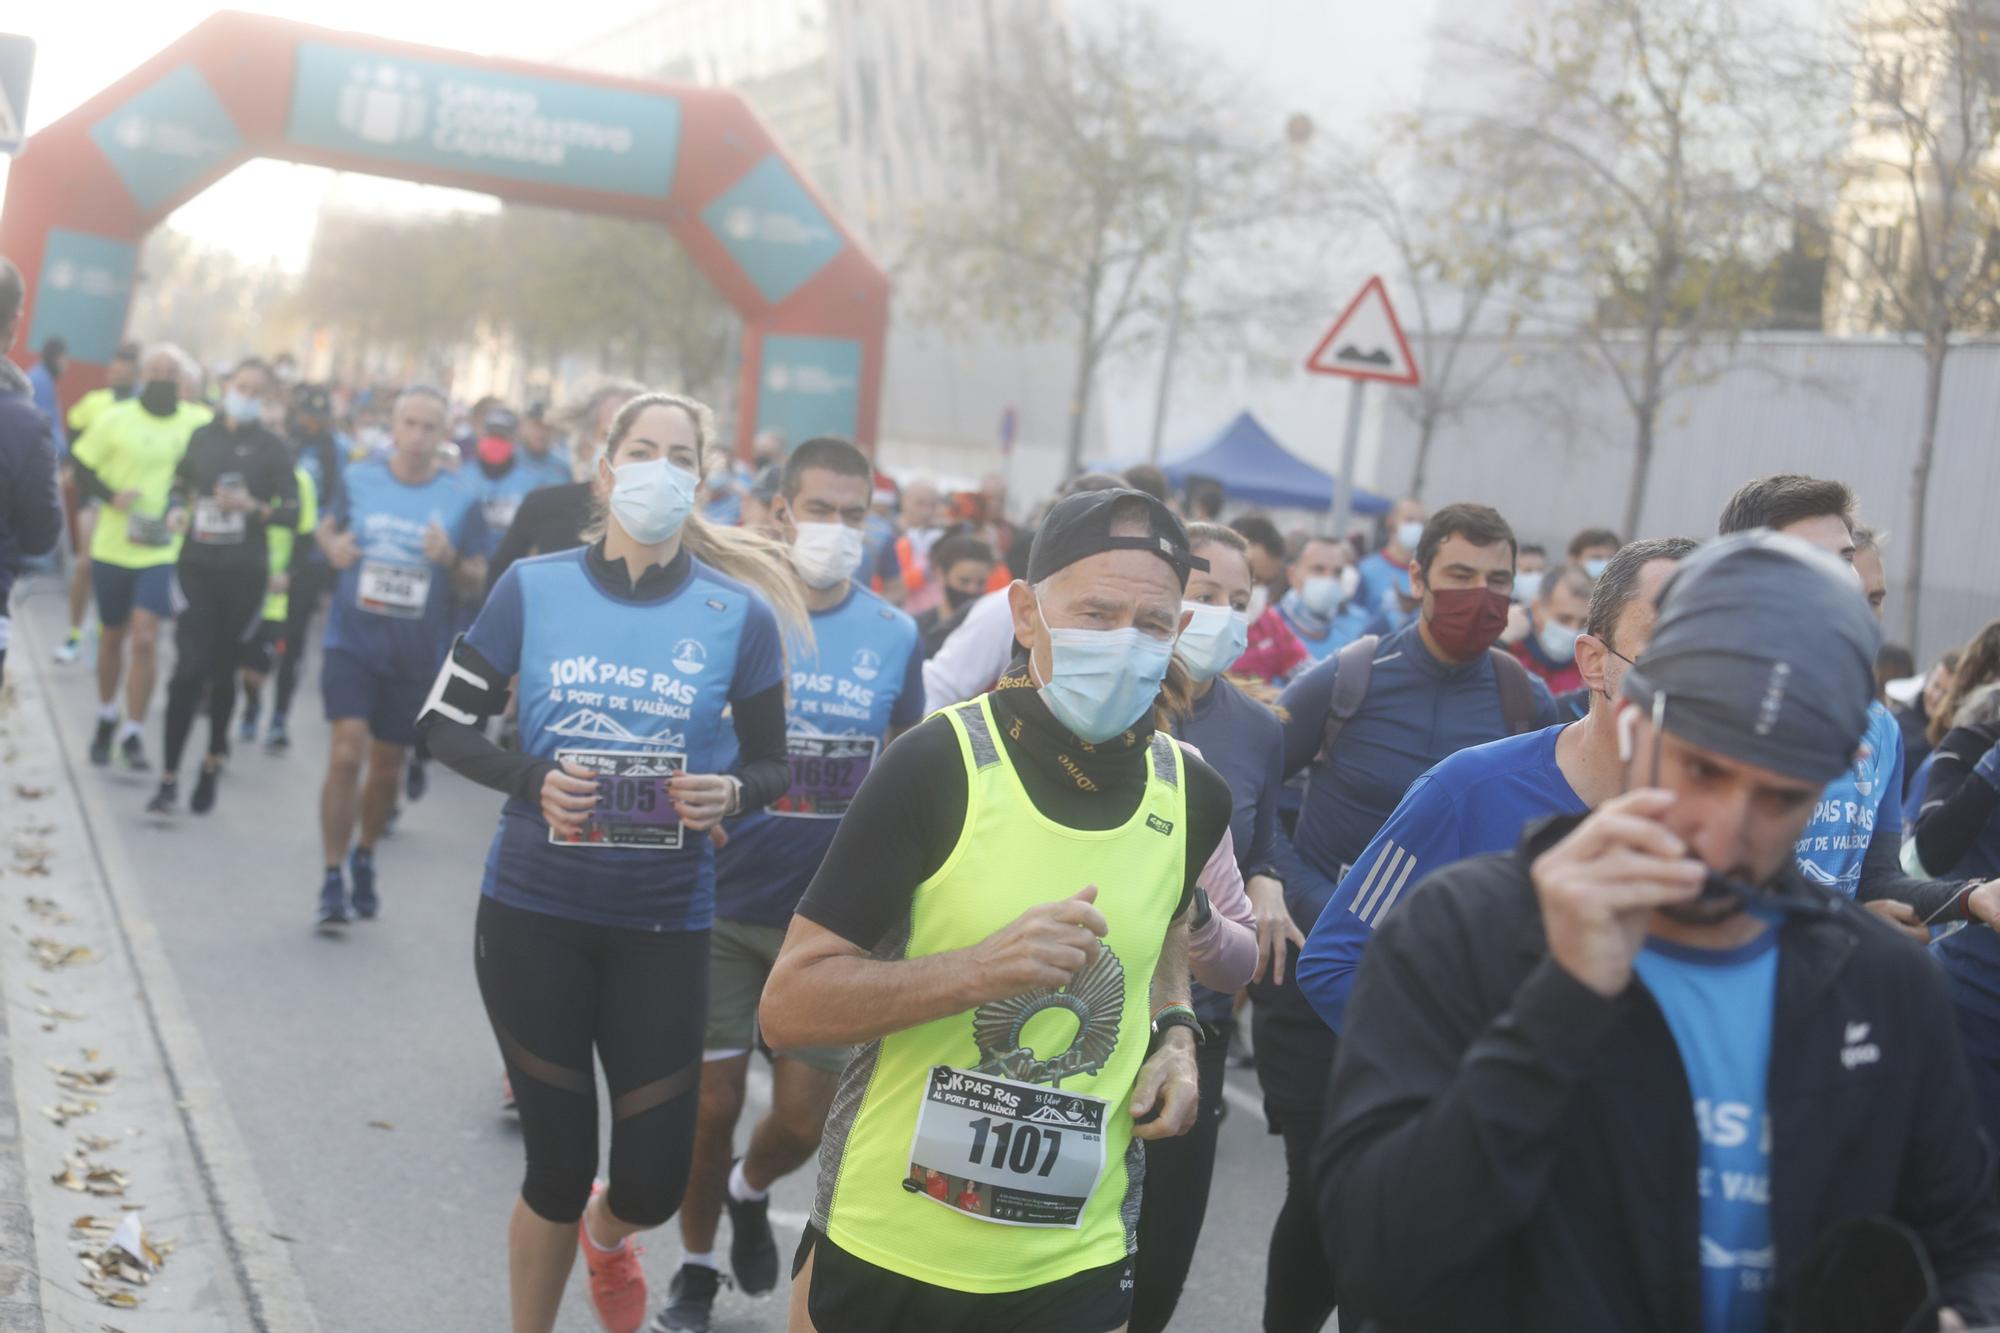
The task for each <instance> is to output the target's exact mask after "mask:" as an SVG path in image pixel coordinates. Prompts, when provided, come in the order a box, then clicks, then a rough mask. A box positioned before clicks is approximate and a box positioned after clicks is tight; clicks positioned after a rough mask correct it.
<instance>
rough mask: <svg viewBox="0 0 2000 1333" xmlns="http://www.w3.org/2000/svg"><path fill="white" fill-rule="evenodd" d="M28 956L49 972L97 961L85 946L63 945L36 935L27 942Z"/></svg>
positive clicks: (94, 955) (44, 936) (57, 941)
mask: <svg viewBox="0 0 2000 1333" xmlns="http://www.w3.org/2000/svg"><path fill="white" fill-rule="evenodd" d="M28 956H29V957H30V958H33V959H34V960H35V961H36V962H38V963H40V964H41V965H42V966H43V967H44V968H45V969H47V970H48V971H50V972H53V971H55V970H56V969H57V968H62V967H76V966H79V965H80V964H83V963H90V962H95V961H96V960H97V955H96V954H95V953H93V952H92V951H91V948H90V946H89V945H87V944H64V943H62V942H61V941H60V940H52V939H50V938H49V937H48V936H46V935H37V936H36V937H35V938H33V939H31V940H29V941H28Z"/></svg>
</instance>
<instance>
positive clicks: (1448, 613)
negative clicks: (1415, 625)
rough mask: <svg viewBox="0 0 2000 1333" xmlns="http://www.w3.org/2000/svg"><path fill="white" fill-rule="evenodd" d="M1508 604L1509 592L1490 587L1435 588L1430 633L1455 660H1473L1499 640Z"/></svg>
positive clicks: (1503, 627)
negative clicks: (1497, 590) (1494, 589)
mask: <svg viewBox="0 0 2000 1333" xmlns="http://www.w3.org/2000/svg"><path fill="white" fill-rule="evenodd" d="M1508 605H1509V602H1508V597H1507V594H1506V593H1504V592H1495V591H1493V590H1492V589H1491V588H1433V589H1432V590H1431V614H1430V626H1431V637H1432V638H1433V639H1436V640H1437V645H1438V647H1440V648H1442V649H1444V651H1445V655H1446V656H1448V657H1450V658H1451V659H1452V660H1454V661H1458V662H1470V661H1472V660H1473V659H1474V658H1476V657H1478V656H1479V655H1480V654H1481V653H1483V652H1485V651H1486V650H1487V649H1488V648H1491V647H1492V646H1493V645H1494V644H1496V643H1498V642H1500V631H1502V630H1504V629H1506V628H1507V607H1508Z"/></svg>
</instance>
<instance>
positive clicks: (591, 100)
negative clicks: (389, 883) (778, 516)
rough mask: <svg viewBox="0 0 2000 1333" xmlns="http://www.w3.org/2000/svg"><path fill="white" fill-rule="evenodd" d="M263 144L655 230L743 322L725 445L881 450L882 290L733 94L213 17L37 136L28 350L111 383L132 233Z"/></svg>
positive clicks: (9, 202)
mask: <svg viewBox="0 0 2000 1333" xmlns="http://www.w3.org/2000/svg"><path fill="white" fill-rule="evenodd" d="M253 157H274V158H283V159H286V160H289V161H293V162H305V163H310V164H313V165H315V166H323V167H332V168H334V169H336V170H340V171H354V172H366V173H370V174H373V175H378V176H394V177H400V178H402V179H404V180H412V181H418V182H421V183H424V184H430V185H448V186H455V187H457V188H459V189H464V190H477V191H481V192H483V193H486V194H492V195H497V196H499V197H500V198H502V199H507V200H515V201H519V202H522V203H529V204H542V205H546V206H549V207H553V208H566V209H572V210H575V211H577V212H585V213H605V214H613V215H616V216H619V217H628V218H641V219H647V220H650V221H653V222H657V223H659V224H660V225H662V226H664V227H666V228H667V229H668V230H669V231H671V232H672V233H673V234H674V236H675V237H676V238H677V239H678V240H679V241H680V243H681V245H682V246H683V247H684V248H685V249H686V250H687V252H688V254H689V255H690V256H691V257H692V258H693V259H694V261H695V263H696V264H698V265H699V266H700V267H701V270H702V272H703V273H704V274H706V275H707V277H708V279H709V281H710V282H712V283H713V284H714V285H715V287H716V290H718V291H719V292H721V293H722V295H723V297H724V299H726V300H727V301H729V303H730V304H731V305H733V306H734V307H735V308H736V310H737V312H738V313H739V314H740V315H741V316H742V319H743V348H742V357H741V369H740V373H739V380H738V385H737V391H738V395H739V400H738V401H739V409H740V410H739V411H738V412H737V413H736V414H735V417H736V431H737V438H736V445H737V448H738V449H739V451H742V450H746V449H747V447H748V444H749V441H750V439H751V437H752V435H753V434H754V433H755V432H756V431H757V430H758V429H761V428H764V427H770V428H774V429H777V430H780V431H783V432H784V434H785V436H786V438H787V439H789V440H791V441H792V442H794V443H796V442H797V441H799V440H802V439H805V438H807V437H808V436H812V435H821V434H828V435H842V436H846V437H847V438H849V439H852V440H855V441H856V442H857V443H860V444H861V445H863V447H870V446H872V445H873V443H874V440H875V430H876V411H877V406H878V403H879V399H880V394H881V382H882V344H883V335H884V331H885V330H886V328H887V324H888V316H889V282H888V278H887V277H886V276H885V275H884V274H883V272H882V271H881V269H879V268H878V267H876V265H875V263H874V261H873V260H871V259H870V258H869V257H868V255H867V254H866V253H865V252H864V251H863V250H862V249H861V247H860V246H859V245H858V244H857V243H856V242H855V240H854V238H853V237H851V236H849V235H848V234H847V232H846V230H845V229H844V228H843V227H842V226H841V225H840V222H839V220H838V219H836V218H835V217H834V216H833V214H832V212H831V210H830V209H828V207H827V206H826V205H825V203H824V202H822V201H821V200H820V199H819V197H818V196H817V195H816V194H815V193H814V192H813V190H812V187H811V186H810V185H809V184H808V183H807V182H806V181H805V180H803V179H802V178H801V177H800V175H799V173H798V172H797V170H796V169H794V168H793V166H792V164H791V163H790V161H788V160H787V159H786V157H785V154H784V151H783V150H782V149H780V148H779V147H778V145H777V144H776V143H775V142H774V141H773V140H772V138H771V136H770V134H769V132H768V131H766V130H765V128H764V126H763V125H762V124H761V123H760V122H759V121H758V119H757V117H756V116H755V114H754V113H752V112H751V110H750V108H749V107H748V106H747V105H746V104H745V103H744V102H743V100H742V99H741V98H740V97H738V96H737V95H736V94H734V93H732V92H727V91H723V90H719V89H712V88H686V87H678V86H674V85H669V84H660V83H650V82H646V81H643V80H635V79H619V78H612V77H608V76H603V75H597V74H588V73H583V72H580V71H577V70H570V69H561V68H558V67H554V66H547V65H536V64H530V63H526V62H522V61H513V60H496V59H490V58H487V57H482V56H473V55H467V54H465V53H463V52H458V51H445V50H439V49H436V48H431V47H420V46H410V45H406V44H403V43H398V42H390V41H384V40H382V39H380V38H376V37H368V36H362V35H358V34H354V33H343V32H333V31H329V30H327V29H323V28H315V27H310V26H307V25H305V24H299V23H290V22H286V21H283V20H280V19H271V18H261V17H255V16H252V15H248V14H238V13H228V12H225V13H219V14H216V15H213V16H212V17H210V18H208V19H207V20H205V21H204V22H202V23H201V24H200V25H199V26H197V27H196V28H194V29H193V30H192V31H190V32H189V33H188V34H187V35H186V36H185V37H182V38H181V39H180V40H179V41H177V42H175V43H174V44H173V45H171V46H169V47H167V48H166V49H165V50H163V51H161V52H160V53H159V54H158V55H157V56H155V57H153V58H152V59H151V60H149V61H147V62H146V63H145V64H143V65H141V66H140V67H139V68H137V69H135V70H133V71H132V72H131V73H130V74H127V75H126V76H125V77H124V78H122V79H120V80H119V81H118V82H117V83H115V84H113V85H111V86H110V87H109V88H107V89H105V90H104V91H103V92H101V93H99V94H98V95H97V96H96V97H94V98H92V99H91V100H90V101H88V102H86V103H85V104H84V105H82V106H81V107H78V108H77V109H76V110H75V111H72V112H70V114H68V115H67V116H64V117H63V118H62V119H61V120H59V121H57V122H56V123H55V124H53V125H50V126H49V127H48V128H47V129H45V130H43V131H41V132H40V133H39V134H36V135H35V136H33V137H32V138H31V139H29V141H28V143H27V146H26V147H25V148H24V149H23V150H22V152H21V154H20V156H19V157H18V158H17V159H16V160H15V162H14V166H13V169H12V171H11V172H10V173H9V175H8V178H7V196H6V201H5V207H4V210H0V254H4V255H6V256H7V257H8V258H10V259H12V260H13V261H14V262H15V263H16V264H17V265H18V266H19V267H20V269H21V271H22V273H23V274H25V275H26V277H27V278H28V282H29V291H28V301H29V308H28V312H27V325H26V327H27V332H28V337H27V342H26V344H25V347H24V349H23V351H24V353H25V352H26V351H27V349H30V348H34V347H39V346H40V345H41V343H42V340H43V339H45V338H48V337H51V336H60V337H62V338H64V339H66V340H67V341H68V343H69V348H70V356H71V359H72V361H73V362H74V363H75V366H74V370H73V372H72V374H71V375H69V376H65V381H66V382H65V386H64V387H65V389H66V390H67V391H68V392H69V393H72V394H74V393H81V392H83V391H84V390H85V389H88V388H93V387H95V386H96V385H98V384H101V383H102V382H103V377H104V368H105V364H106V363H107V362H108V361H109V360H110V359H111V355H112V353H113V351H114V350H115V349H116V347H117V345H118V342H119V340H120V339H121V337H122V336H123V334H124V329H125V319H126V311H127V308H128V306H129V304H130V301H131V295H132V287H133V283H134V280H135V278H136V276H137V265H138V255H139V242H140V241H141V240H142V239H143V238H144V237H145V235H146V233H147V232H148V231H149V230H151V228H152V227H153V226H154V225H155V224H156V223H158V222H159V221H160V219H161V218H163V217H165V216H166V215H167V214H168V213H170V212H172V211H173V210H174V209H175V208H177V207H179V206H180V205H181V204H183V203H185V202H186V201H187V200H188V199H190V198H192V197H194V196H195V195H196V194H199V193H200V192H201V191H202V190H204V189H206V188H208V187H209V186H210V185H212V184H214V183H215V182H216V181H217V180H220V179H221V178H222V177H223V176H225V175H227V174H228V173H229V172H230V171H231V170H233V169H234V168H235V167H236V166H238V165H239V164H241V163H243V162H245V161H247V160H248V159H250V158H253Z"/></svg>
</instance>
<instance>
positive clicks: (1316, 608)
mask: <svg viewBox="0 0 2000 1333" xmlns="http://www.w3.org/2000/svg"><path fill="white" fill-rule="evenodd" d="M1299 601H1300V602H1302V603H1303V604H1304V605H1305V608H1306V610H1308V611H1310V612H1312V613H1313V614H1314V615H1316V616H1330V615H1332V614H1333V613H1334V612H1335V611H1338V610H1339V609H1340V579H1339V578H1338V577H1336V576H1334V575H1332V574H1315V575H1313V576H1312V577H1311V578H1309V579H1307V580H1306V581H1305V582H1304V583H1302V584H1300V585H1299Z"/></svg>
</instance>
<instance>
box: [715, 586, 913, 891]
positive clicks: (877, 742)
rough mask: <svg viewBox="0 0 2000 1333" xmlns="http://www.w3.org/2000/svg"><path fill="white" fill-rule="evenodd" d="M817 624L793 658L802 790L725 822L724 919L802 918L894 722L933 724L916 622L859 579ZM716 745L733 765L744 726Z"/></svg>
mask: <svg viewBox="0 0 2000 1333" xmlns="http://www.w3.org/2000/svg"><path fill="white" fill-rule="evenodd" d="M812 630H813V643H812V647H811V648H809V649H806V648H801V649H799V650H798V653H797V656H796V657H795V659H794V660H793V662H792V679H791V689H790V691H789V692H788V698H787V707H786V710H785V721H786V730H787V733H788V736H789V738H790V739H789V747H788V748H789V749H790V750H791V751H792V758H791V764H792V772H793V777H794V781H793V783H792V786H791V788H790V789H789V790H788V791H786V793H785V794H784V795H783V796H781V797H779V798H778V799H777V800H776V801H774V802H772V803H771V805H770V806H769V807H768V808H766V809H763V810H756V811H752V812H751V813H749V814H747V815H742V816H740V817H738V818H736V819H732V820H729V821H727V822H726V823H725V824H724V826H723V827H724V828H725V829H726V830H727V832H728V834H729V841H728V842H726V843H724V844H723V846H722V849H721V850H720V851H718V852H717V853H716V854H715V875H716V914H717V915H718V916H720V917H721V918H722V919H723V920H725V921H744V922H749V923H751V924H754V925H764V926H783V925H785V924H786V923H788V922H789V921H790V920H791V919H792V912H793V909H795V908H796V907H798V905H799V899H800V898H801V897H803V896H804V895H805V891H806V885H808V884H810V883H812V877H813V873H814V872H815V871H817V870H818V869H819V863H820V862H821V861H822V860H824V859H825V858H826V849H827V848H828V847H829V846H831V845H832V843H833V835H834V832H835V830H837V829H838V828H839V827H840V816H841V815H843V814H845V813H846V811H847V803H848V801H849V800H851V799H852V797H853V794H854V790H855V789H856V788H858V787H859V786H860V785H861V780H862V778H864V777H865V776H866V775H867V773H868V770H869V769H870V768H871V767H872V766H873V765H874V762H875V760H876V759H877V758H879V757H880V755H881V751H882V747H883V746H885V745H886V744H888V735H889V730H890V728H892V727H910V726H914V725H916V723H918V722H920V721H922V720H923V716H924V650H923V644H922V643H921V642H920V641H919V640H918V638H917V622H916V621H914V620H912V619H910V618H909V617H908V616H907V615H904V614H903V613H902V612H901V611H899V610H897V609H896V608H895V607H893V606H891V605H889V603H887V602H885V601H883V600H882V599H881V598H880V597H877V596H876V595H875V594H874V593H872V592H869V591H868V590H867V589H865V588H862V587H859V586H856V585H854V584H851V583H850V584H849V585H848V592H847V596H846V597H844V598H842V599H841V601H840V602H839V603H838V604H837V605H834V606H831V607H828V608H827V609H826V610H824V611H815V612H813V613H812ZM815 737H817V738H821V739H814V738H815ZM827 738H838V739H837V740H832V739H827ZM717 745H718V747H719V750H720V755H721V760H720V761H721V763H723V764H724V765H725V766H734V765H735V763H736V760H737V753H736V738H735V735H734V733H730V732H725V733H723V734H722V735H721V736H720V737H719V738H718V741H717Z"/></svg>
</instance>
